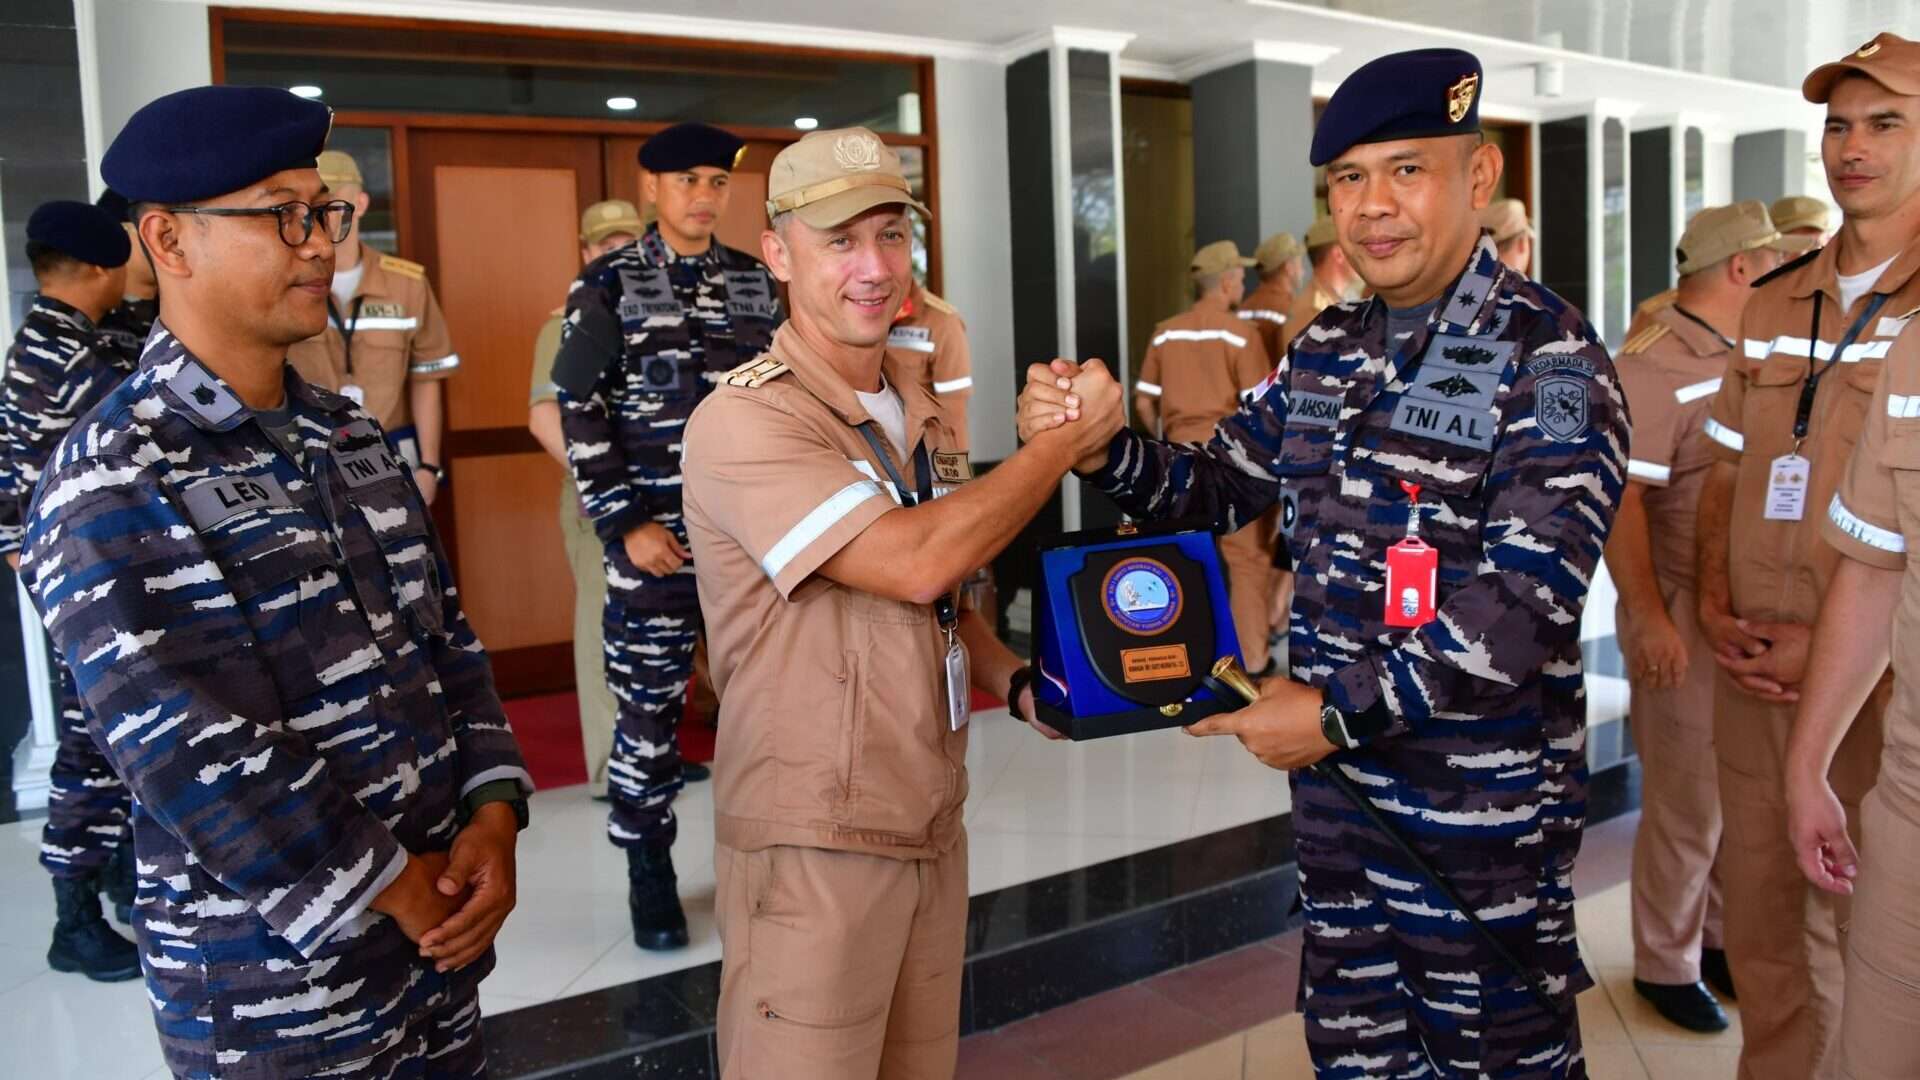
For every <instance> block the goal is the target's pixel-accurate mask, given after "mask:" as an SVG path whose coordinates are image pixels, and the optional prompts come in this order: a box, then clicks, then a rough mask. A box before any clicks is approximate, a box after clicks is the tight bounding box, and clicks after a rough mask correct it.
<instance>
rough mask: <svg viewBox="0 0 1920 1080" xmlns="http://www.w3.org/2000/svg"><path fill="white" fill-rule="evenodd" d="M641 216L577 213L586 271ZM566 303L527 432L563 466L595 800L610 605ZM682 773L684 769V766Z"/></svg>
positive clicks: (577, 652) (576, 655) (607, 709)
mask: <svg viewBox="0 0 1920 1080" xmlns="http://www.w3.org/2000/svg"><path fill="white" fill-rule="evenodd" d="M646 227H647V226H646V223H645V222H643V221H641V220H640V212H639V211H638V210H635V209H634V207H633V204H632V203H630V202H627V201H626V200H625V199H608V200H607V201H605V202H597V203H594V204H593V205H592V206H589V207H587V211H586V213H584V214H581V215H580V262H581V265H583V266H584V265H585V264H587V263H590V262H592V261H593V260H595V259H597V258H599V257H600V256H602V255H605V254H606V253H607V252H609V251H612V250H613V249H614V248H617V247H624V246H626V245H627V244H631V243H633V242H634V241H635V240H637V239H639V238H640V234H641V233H642V232H644V231H646ZM566 314H567V309H566V307H565V306H564V305H563V306H561V307H557V308H555V309H554V310H553V314H552V315H551V316H549V317H548V319H547V321H546V323H545V325H543V326H541V327H540V334H539V336H538V337H537V338H535V339H534V345H533V389H532V392H531V394H530V395H529V397H528V399H527V430H529V431H531V432H533V437H534V438H535V439H538V440H539V441H540V445H541V447H542V448H544V449H545V450H546V452H547V455H548V456H549V457H551V458H553V460H555V461H557V462H559V463H560V467H561V470H562V471H563V472H564V473H565V475H566V482H565V483H563V484H561V485H560V537H561V539H562V540H563V541H564V542H565V544H566V548H567V565H568V566H570V567H571V568H572V569H573V684H574V687H575V693H576V694H577V695H578V696H579V700H580V737H581V743H582V747H583V749H584V750H585V753H586V757H587V790H588V791H589V792H590V793H591V794H592V796H593V798H595V799H605V798H606V797H607V759H608V758H609V757H611V756H612V755H613V718H614V714H615V712H617V711H618V710H619V703H618V702H616V701H615V700H614V697H613V691H612V690H609V689H607V667H606V657H605V656H604V655H603V645H602V641H601V635H600V620H601V618H602V617H603V616H604V614H605V609H606V606H607V564H606V558H605V554H606V552H605V550H604V549H603V547H602V546H601V543H600V540H599V537H598V536H596V535H595V533H594V531H593V519H592V518H590V517H588V516H587V515H586V511H584V510H582V509H581V507H580V492H579V491H578V490H577V489H576V488H575V487H574V486H573V473H572V471H571V470H570V469H568V468H567V443H566V438H565V436H564V435H562V434H561V432H560V399H559V394H560V387H559V386H558V385H556V384H555V383H554V381H553V358H554V355H555V354H556V353H558V352H559V351H560V329H561V326H562V325H563V323H564V322H565V320H566ZM683 768H684V767H683Z"/></svg>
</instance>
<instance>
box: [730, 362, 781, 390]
mask: <svg viewBox="0 0 1920 1080" xmlns="http://www.w3.org/2000/svg"><path fill="white" fill-rule="evenodd" d="M786 373H787V365H785V364H783V363H781V362H780V361H778V360H775V359H774V358H773V357H771V356H763V357H761V358H760V359H758V360H749V361H748V362H746V363H744V364H741V365H740V366H739V367H737V368H734V369H733V370H732V371H729V372H727V374H726V376H725V382H726V384H727V385H728V386H738V387H742V388H744V389H747V390H757V389H759V388H760V387H761V386H762V385H764V384H765V383H767V382H769V381H771V380H773V379H777V378H779V377H780V376H782V375H785V374H786Z"/></svg>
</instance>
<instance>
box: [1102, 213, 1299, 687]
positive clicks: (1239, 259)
mask: <svg viewBox="0 0 1920 1080" xmlns="http://www.w3.org/2000/svg"><path fill="white" fill-rule="evenodd" d="M1252 265H1253V260H1252V259H1249V258H1246V257H1244V256H1242V255H1241V254H1240V249H1239V248H1238V247H1236V246H1235V245H1234V243H1233V241H1231V240H1221V241H1219V242H1217V243H1212V244H1208V245H1207V246H1206V247H1203V248H1201V249H1200V250H1199V251H1197V252H1195V253H1194V256H1193V261H1192V262H1190V263H1188V265H1187V273H1188V275H1189V276H1190V277H1191V278H1192V279H1193V287H1194V292H1195V293H1197V294H1198V298H1197V299H1196V300H1194V302H1193V306H1192V307H1191V308H1188V309H1187V310H1186V311H1184V312H1182V313H1181V314H1179V315H1175V316H1174V317H1173V318H1171V319H1168V320H1167V321H1165V322H1163V323H1161V324H1160V325H1158V326H1156V327H1154V328H1153V337H1152V339H1151V340H1150V342H1149V344H1148V345H1147V356H1146V359H1145V360H1143V361H1141V364H1140V378H1139V380H1138V381H1137V382H1135V383H1134V384H1133V407H1134V412H1135V413H1136V414H1137V415H1138V416H1139V417H1140V420H1141V422H1142V423H1144V424H1145V425H1146V426H1147V429H1148V430H1149V431H1154V432H1157V433H1158V434H1159V435H1160V437H1162V438H1164V439H1167V440H1168V441H1170V442H1206V441H1207V440H1208V439H1209V438H1211V437H1212V436H1213V429H1214V426H1215V425H1217V424H1219V423H1220V421H1222V420H1224V419H1226V418H1227V417H1229V416H1231V415H1233V412H1234V410H1235V409H1237V408H1239V407H1240V395H1242V394H1244V393H1246V392H1247V391H1248V390H1251V389H1253V387H1254V386H1255V385H1257V384H1258V383H1259V382H1260V381H1261V380H1262V379H1265V378H1266V377H1267V376H1268V375H1271V374H1273V368H1274V365H1273V362H1272V361H1271V360H1269V359H1268V357H1267V350H1266V347H1265V346H1264V345H1262V344H1261V343H1260V335H1259V334H1258V333H1257V332H1256V331H1255V330H1254V328H1253V327H1252V326H1251V325H1249V324H1248V323H1247V322H1246V321H1245V320H1243V319H1241V318H1240V317H1239V316H1238V315H1236V314H1235V311H1236V310H1237V309H1236V305H1237V304H1238V303H1239V302H1240V300H1241V297H1242V295H1243V290H1244V288H1245V285H1244V282H1245V280H1246V268H1247V267H1249V266H1252ZM1278 522H1279V519H1278V516H1277V515H1276V514H1273V513H1269V514H1266V515H1264V516H1262V517H1261V518H1260V519H1259V520H1257V521H1254V522H1252V523H1250V524H1248V525H1247V527H1246V528H1244V529H1241V530H1240V531H1239V532H1236V533H1233V534H1231V535H1228V536H1224V537H1221V538H1220V556H1221V559H1222V560H1223V561H1224V562H1225V563H1226V564H1227V593H1228V599H1229V600H1230V601H1231V603H1232V605H1233V628H1234V632H1235V634H1236V635H1237V636H1238V637H1239V639H1240V657H1241V659H1242V660H1243V661H1245V663H1246V665H1247V670H1248V671H1252V672H1256V673H1258V672H1261V671H1264V670H1266V667H1267V659H1268V657H1267V644H1268V636H1269V633H1270V629H1271V627H1272V624H1273V622H1272V620H1273V596H1274V592H1275V590H1276V589H1278V588H1279V586H1280V582H1279V574H1278V572H1277V571H1275V570H1274V567H1273V545H1274V540H1275V538H1276V537H1277V536H1278V535H1279V524H1278Z"/></svg>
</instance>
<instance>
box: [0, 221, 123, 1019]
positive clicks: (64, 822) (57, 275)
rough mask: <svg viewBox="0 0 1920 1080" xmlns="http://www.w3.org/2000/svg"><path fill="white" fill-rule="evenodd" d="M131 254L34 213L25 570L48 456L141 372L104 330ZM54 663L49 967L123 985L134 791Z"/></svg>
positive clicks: (23, 358) (22, 455)
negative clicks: (117, 928)
mask: <svg viewBox="0 0 1920 1080" xmlns="http://www.w3.org/2000/svg"><path fill="white" fill-rule="evenodd" d="M131 251H132V245H131V244H129V243H128V241H127V234H126V232H125V231H124V230H122V229H121V227H120V221H119V219H117V218H115V217H114V216H113V214H112V213H111V212H109V211H107V210H104V209H101V208H99V207H95V206H88V205H87V204H86V203H81V202H50V203H46V204H45V205H43V206H40V207H39V208H37V209H36V210H34V212H33V214H32V216H30V217H29V218H28V219H27V261H28V262H29V263H30V264H31V265H32V267H33V276H34V280H35V281H36V282H38V284H39V286H40V291H39V292H37V293H35V294H34V297H33V301H32V303H31V304H30V305H29V306H28V308H27V317H26V319H25V320H24V321H23V322H22V323H21V324H20V330H19V332H18V333H17V334H15V335H14V340H13V348H12V349H11V350H10V351H9V352H8V354H7V368H6V385H5V390H4V393H0V425H4V426H3V427H0V552H4V553H5V554H6V559H7V565H8V566H11V567H13V568H15V569H16V570H17V569H18V568H19V566H20V546H21V539H22V535H23V533H24V531H25V516H26V508H27V503H28V501H29V500H30V499H31V498H32V497H33V489H34V485H35V484H37V483H39V481H40V476H41V473H42V472H43V470H44V469H45V468H46V465H47V459H48V458H50V457H51V456H52V455H53V451H54V447H55V446H57V445H58V444H59V442H60V437H61V436H62V435H65V434H66V433H67V430H68V429H69V428H71V427H72V426H73V425H74V424H75V423H76V422H77V421H79V419H80V418H81V417H82V416H85V415H86V413H87V411H88V410H89V409H92V408H93V407H94V405H96V404H98V403H99V402H100V401H101V399H103V398H105V397H106V396H107V394H108V393H110V392H111V391H112V390H113V388H114V387H115V386H118V385H119V384H120V380H122V379H124V378H126V376H127V373H128V372H129V371H131V370H132V369H133V364H134V362H135V359H136V356H134V355H129V354H126V353H123V352H121V351H120V350H119V349H117V348H115V347H114V346H113V345H112V344H111V343H110V342H109V340H108V338H107V335H106V333H105V331H104V328H103V327H102V325H101V323H102V321H103V319H104V318H105V316H106V314H107V313H108V312H109V311H111V310H113V308H114V306H115V305H116V304H118V303H119V302H120V299H121V296H122V295H123V294H124V293H125V291H126V289H125V286H126V278H127V272H126V265H127V261H128V255H129V254H130V253H131ZM53 669H54V686H53V691H54V694H53V696H54V702H53V704H54V708H55V709H57V710H58V711H59V717H58V720H57V723H58V725H59V742H58V746H57V748H56V750H55V752H54V758H53V764H52V766H51V767H50V768H49V769H48V774H47V780H48V790H47V823H46V826H45V827H44V828H42V829H41V832H40V865H41V866H43V867H45V868H46V870H47V872H48V873H49V874H52V875H53V896H54V924H53V944H52V945H51V946H50V947H49V948H48V949H47V965H48V966H49V967H51V968H53V970H55V971H73V972H79V973H80V974H83V975H85V976H86V977H87V978H89V979H93V980H95V981H96V982H119V981H121V980H123V979H131V978H134V977H136V976H138V975H139V974H140V956H139V952H138V950H136V949H135V948H134V946H133V943H132V942H130V941H128V940H127V939H126V938H123V937H121V936H120V935H119V934H116V933H114V931H113V928H112V927H110V926H108V925H107V921H106V919H104V918H103V917H102V916H101V914H100V896H99V893H100V890H101V889H102V888H105V889H106V890H107V891H108V893H109V896H110V897H111V899H113V901H114V903H115V906H116V908H121V907H122V906H123V905H124V906H125V908H129V909H130V908H131V905H132V903H133V897H132V895H131V892H132V890H131V887H130V882H129V881H128V880H127V878H128V876H129V875H130V874H131V871H132V869H133V867H132V864H131V862H130V861H129V860H126V859H124V858H121V857H120V852H121V851H122V850H124V849H125V848H126V847H127V846H128V845H127V839H128V828H127V822H128V818H129V815H130V813H131V807H130V805H129V803H128V799H127V788H126V785H125V784H122V783H121V782H120V779H119V777H117V776H115V775H114V773H113V768H112V766H110V765H109V764H108V763H107V760H106V758H104V757H103V756H102V755H101V753H100V750H99V748H98V747H96V746H95V745H94V744H93V739H92V737H91V736H89V735H88V734H87V717H86V711H85V709H84V708H83V707H82V705H81V702H80V698H79V696H78V695H77V694H76V693H75V691H74V686H73V674H72V672H70V671H69V670H68V668H67V665H66V662H65V661H64V660H63V659H62V658H61V657H60V656H59V655H58V654H56V655H55V656H54V657H53ZM130 918H131V912H130V911H125V912H124V913H123V914H122V919H123V921H127V920H130Z"/></svg>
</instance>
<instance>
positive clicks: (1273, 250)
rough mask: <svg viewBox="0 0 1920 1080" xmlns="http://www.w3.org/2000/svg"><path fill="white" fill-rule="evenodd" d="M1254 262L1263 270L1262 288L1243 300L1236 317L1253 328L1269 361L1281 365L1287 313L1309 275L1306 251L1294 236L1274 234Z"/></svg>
mask: <svg viewBox="0 0 1920 1080" xmlns="http://www.w3.org/2000/svg"><path fill="white" fill-rule="evenodd" d="M1253 261H1254V263H1255V264H1256V265H1258V267H1259V268H1260V284H1259V285H1258V286H1256V287H1255V288H1254V290H1253V291H1252V292H1249V293H1248V294H1247V295H1246V296H1244V297H1242V298H1241V299H1240V303H1239V307H1238V310H1236V311H1235V312H1234V314H1236V315H1238V316H1240V317H1241V318H1242V319H1245V320H1246V321H1247V322H1248V323H1250V324H1252V326H1253V329H1254V332H1255V333H1257V334H1259V335H1260V344H1261V345H1263V346H1265V347H1266V350H1267V357H1268V358H1269V359H1271V360H1274V361H1276V362H1278V361H1279V359H1280V355H1281V352H1282V351H1283V349H1284V348H1285V346H1284V345H1282V344H1281V341H1280V338H1281V331H1282V329H1283V328H1284V327H1285V326H1286V325H1287V309H1288V308H1290V307H1292V306H1293V297H1294V294H1295V293H1297V292H1299V291H1300V281H1301V279H1302V278H1303V277H1304V276H1305V275H1306V249H1305V248H1303V247H1301V246H1300V241H1298V240H1296V239H1294V238H1293V234H1292V233H1286V232H1283V233H1274V234H1273V235H1272V236H1269V237H1267V238H1266V239H1265V240H1262V241H1260V246H1259V247H1257V248H1255V249H1254V251H1253Z"/></svg>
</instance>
